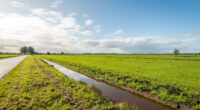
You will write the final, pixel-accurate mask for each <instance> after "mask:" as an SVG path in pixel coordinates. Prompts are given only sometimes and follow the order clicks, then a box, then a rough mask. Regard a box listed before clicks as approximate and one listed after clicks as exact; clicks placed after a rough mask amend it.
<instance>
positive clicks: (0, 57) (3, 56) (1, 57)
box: [0, 55, 19, 60]
mask: <svg viewBox="0 0 200 110" xmlns="http://www.w3.org/2000/svg"><path fill="white" fill-rule="evenodd" d="M16 56H19V55H0V60H1V59H5V58H11V57H16Z"/></svg>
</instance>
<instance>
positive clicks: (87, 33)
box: [81, 30, 93, 36]
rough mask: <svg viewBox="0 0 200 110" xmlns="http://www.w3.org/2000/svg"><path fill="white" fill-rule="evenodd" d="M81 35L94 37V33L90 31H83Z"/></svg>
mask: <svg viewBox="0 0 200 110" xmlns="http://www.w3.org/2000/svg"><path fill="white" fill-rule="evenodd" d="M81 34H82V35H84V36H93V32H92V31H89V30H87V31H83V32H81Z"/></svg>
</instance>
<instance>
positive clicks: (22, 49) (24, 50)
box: [20, 46, 28, 55]
mask: <svg viewBox="0 0 200 110" xmlns="http://www.w3.org/2000/svg"><path fill="white" fill-rule="evenodd" d="M27 51H28V49H27V47H26V46H24V47H22V48H20V53H22V54H24V55H25V54H27Z"/></svg>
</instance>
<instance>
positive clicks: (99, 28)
mask: <svg viewBox="0 0 200 110" xmlns="http://www.w3.org/2000/svg"><path fill="white" fill-rule="evenodd" d="M94 30H95V32H97V33H99V32H101V25H96V26H94Z"/></svg>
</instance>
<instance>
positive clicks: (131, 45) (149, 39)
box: [79, 36, 200, 53]
mask: <svg viewBox="0 0 200 110" xmlns="http://www.w3.org/2000/svg"><path fill="white" fill-rule="evenodd" d="M199 40H200V37H198V36H196V37H192V38H187V39H184V38H182V39H174V38H169V37H164V36H145V37H135V38H114V39H101V40H83V41H81V42H80V43H79V46H80V47H82V49H83V50H82V51H86V52H91V50H92V52H94V53H95V52H97V53H99V52H100V53H101V52H105V53H113V52H114V53H172V51H173V50H174V49H175V48H178V49H180V50H181V52H197V51H195V50H198V47H195V45H194V44H198V41H199Z"/></svg>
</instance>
